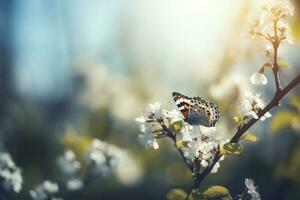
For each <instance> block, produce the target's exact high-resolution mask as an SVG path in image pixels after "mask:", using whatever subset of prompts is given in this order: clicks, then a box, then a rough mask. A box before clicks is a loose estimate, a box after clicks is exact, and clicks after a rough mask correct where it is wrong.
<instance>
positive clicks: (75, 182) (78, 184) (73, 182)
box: [67, 178, 83, 191]
mask: <svg viewBox="0 0 300 200" xmlns="http://www.w3.org/2000/svg"><path fill="white" fill-rule="evenodd" d="M82 187H83V183H82V180H81V179H79V178H72V179H70V180H68V181H67V188H68V189H69V190H71V191H74V190H79V189H81V188H82Z"/></svg>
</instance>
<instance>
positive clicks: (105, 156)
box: [87, 139, 142, 185]
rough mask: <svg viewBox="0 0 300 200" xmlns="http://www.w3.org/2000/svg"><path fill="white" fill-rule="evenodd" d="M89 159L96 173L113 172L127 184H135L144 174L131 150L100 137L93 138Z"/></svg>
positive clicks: (108, 173) (91, 167)
mask: <svg viewBox="0 0 300 200" xmlns="http://www.w3.org/2000/svg"><path fill="white" fill-rule="evenodd" d="M87 159H88V163H89V168H90V170H91V171H92V173H93V174H94V175H97V174H98V175H102V177H103V176H104V177H105V176H107V175H110V174H112V173H113V174H115V175H116V176H117V178H118V179H119V180H120V181H121V183H123V184H126V185H131V184H135V183H136V182H138V181H139V180H140V177H141V175H142V171H141V169H140V167H139V165H138V164H137V162H136V161H135V160H134V159H133V158H132V156H131V155H130V153H129V152H126V151H124V150H123V149H120V148H118V147H116V146H114V145H112V144H108V143H106V142H103V141H101V140H99V139H93V141H92V145H91V148H90V150H89V152H88V155H87Z"/></svg>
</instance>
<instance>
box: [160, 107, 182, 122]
mask: <svg viewBox="0 0 300 200" xmlns="http://www.w3.org/2000/svg"><path fill="white" fill-rule="evenodd" d="M163 117H164V118H166V119H169V120H170V122H171V123H173V122H176V121H181V120H183V116H182V114H181V112H180V111H179V110H175V109H174V110H171V111H167V110H163Z"/></svg>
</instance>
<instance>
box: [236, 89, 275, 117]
mask: <svg viewBox="0 0 300 200" xmlns="http://www.w3.org/2000/svg"><path fill="white" fill-rule="evenodd" d="M264 107H265V103H264V101H263V100H262V98H261V95H260V94H255V95H253V94H252V93H251V92H246V93H245V96H244V98H243V100H242V102H241V114H242V115H243V116H252V117H253V118H255V119H258V115H257V114H258V113H259V112H260V111H261V110H262V109H263V108H264ZM271 116H272V115H271V113H270V112H267V113H265V114H264V116H263V117H261V118H260V120H261V121H264V120H265V119H266V118H270V117H271Z"/></svg>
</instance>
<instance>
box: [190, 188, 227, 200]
mask: <svg viewBox="0 0 300 200" xmlns="http://www.w3.org/2000/svg"><path fill="white" fill-rule="evenodd" d="M209 199H221V200H232V197H231V196H230V192H229V190H228V189H227V188H226V187H223V186H218V185H215V186H210V187H206V188H202V189H193V190H192V192H191V194H190V196H189V199H188V200H209Z"/></svg>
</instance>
